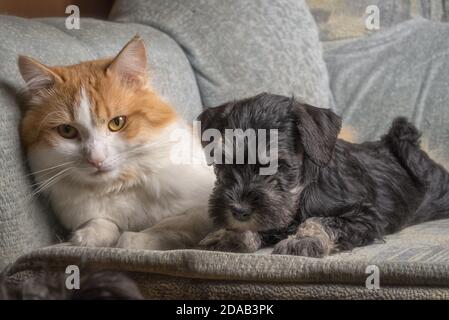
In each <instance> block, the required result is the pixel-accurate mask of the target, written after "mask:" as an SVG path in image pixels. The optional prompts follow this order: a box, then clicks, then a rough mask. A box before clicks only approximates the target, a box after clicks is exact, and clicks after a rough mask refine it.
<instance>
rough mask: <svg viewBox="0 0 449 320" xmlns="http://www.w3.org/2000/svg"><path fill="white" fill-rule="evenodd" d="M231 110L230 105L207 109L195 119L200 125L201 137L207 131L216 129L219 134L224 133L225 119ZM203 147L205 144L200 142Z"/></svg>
mask: <svg viewBox="0 0 449 320" xmlns="http://www.w3.org/2000/svg"><path fill="white" fill-rule="evenodd" d="M231 108H232V104H231V103H226V104H223V105H221V106H218V107H213V108H207V109H205V110H204V111H203V112H201V113H200V115H199V116H198V117H197V121H199V122H200V123H201V135H203V133H204V131H206V130H208V129H217V130H218V131H220V132H221V133H223V131H224V126H225V123H226V121H225V120H226V118H227V116H228V114H229V111H230V109H231ZM201 143H202V144H203V147H204V146H205V144H207V142H204V141H202V142H201Z"/></svg>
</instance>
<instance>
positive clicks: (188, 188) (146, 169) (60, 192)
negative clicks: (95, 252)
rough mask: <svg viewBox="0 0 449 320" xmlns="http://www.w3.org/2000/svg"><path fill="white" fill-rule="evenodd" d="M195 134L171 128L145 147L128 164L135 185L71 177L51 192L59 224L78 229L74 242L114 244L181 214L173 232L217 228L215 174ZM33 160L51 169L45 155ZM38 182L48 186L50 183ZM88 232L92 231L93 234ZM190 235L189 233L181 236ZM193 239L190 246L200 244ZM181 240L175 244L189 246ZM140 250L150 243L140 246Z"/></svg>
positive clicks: (34, 164) (180, 127) (35, 167)
mask: <svg viewBox="0 0 449 320" xmlns="http://www.w3.org/2000/svg"><path fill="white" fill-rule="evenodd" d="M191 132H192V130H191V128H189V127H188V126H186V125H185V124H184V123H183V122H177V123H175V124H174V125H172V126H171V127H169V128H167V129H166V130H165V132H164V133H162V134H161V137H160V138H159V139H158V142H157V144H155V145H152V146H151V148H148V150H146V149H145V152H146V153H145V152H144V153H143V155H140V156H139V157H138V158H137V159H135V160H134V161H135V162H134V163H127V167H128V168H133V169H134V178H133V179H131V182H129V183H126V182H124V183H118V184H117V183H112V184H109V183H107V182H106V183H104V184H102V183H98V184H94V185H90V184H83V183H79V181H77V179H76V177H70V176H69V177H67V178H65V179H61V180H60V181H59V182H58V183H56V184H54V185H52V186H50V187H49V188H48V189H46V193H47V195H48V197H49V198H50V203H51V205H52V208H53V211H54V212H55V214H56V215H57V217H58V219H59V221H60V222H61V223H62V225H63V226H64V227H66V228H67V229H69V230H71V231H75V235H76V237H75V238H72V242H75V244H79V245H94V246H98V245H102V246H105V245H107V246H109V245H114V244H115V242H116V241H117V240H118V236H119V235H120V233H122V232H128V234H127V238H129V236H130V233H129V232H140V231H142V230H146V229H148V228H151V227H153V226H157V224H158V223H159V222H161V221H164V220H165V219H166V218H169V217H177V216H179V219H178V220H181V221H174V222H173V225H168V224H165V225H166V226H167V227H168V229H170V230H171V231H170V232H172V231H173V229H179V226H177V224H180V225H182V226H183V227H184V228H187V229H191V228H193V229H194V231H193V232H194V233H196V234H197V235H198V236H201V235H202V234H203V232H197V231H195V228H197V226H189V222H188V221H192V223H197V224H201V225H202V227H203V229H204V233H207V232H208V231H209V230H210V228H211V226H212V223H211V221H210V219H209V216H208V198H209V195H210V193H211V191H212V188H213V184H214V181H215V175H214V173H213V170H212V168H211V167H208V166H207V165H206V163H205V160H204V154H203V152H202V150H201V147H200V145H199V141H196V139H195V138H194V137H193V136H192V135H191ZM29 158H30V163H31V165H32V169H33V171H39V170H42V168H46V167H48V166H49V164H48V159H51V157H49V153H48V152H45V151H44V152H42V151H41V152H35V153H34V154H30V155H29ZM130 161H131V160H130ZM136 175H137V176H138V177H137V178H136ZM37 180H38V182H40V183H45V179H39V178H38V179H37ZM192 210H193V213H191V212H192ZM189 214H192V216H189ZM186 221H187V222H186ZM198 221H199V223H198ZM89 225H91V226H90V227H88V228H86V226H89ZM80 229H81V231H80ZM86 230H91V231H90V232H89V233H88V232H87V231H86ZM189 232H190V231H189V230H187V231H185V230H184V231H181V232H180V233H186V234H187V233H189ZM86 233H87V234H86ZM159 233H161V232H159ZM91 234H95V235H91ZM164 236H165V235H164ZM102 237H103V238H104V239H102ZM86 238H89V239H90V238H95V240H89V239H87V240H86ZM97 240H99V241H97ZM188 240H189V241H187V240H186V244H187V242H191V243H194V242H195V241H197V239H195V240H192V239H191V238H189V239H188ZM198 240H200V239H198ZM181 241H183V240H179V241H178V242H177V243H176V244H175V245H174V246H175V247H176V246H181V247H182V246H184V244H183V243H180V242H181ZM164 245H165V244H164ZM138 246H139V247H145V246H146V245H145V244H144V243H139V244H138ZM159 247H160V246H159V245H157V246H156V248H159Z"/></svg>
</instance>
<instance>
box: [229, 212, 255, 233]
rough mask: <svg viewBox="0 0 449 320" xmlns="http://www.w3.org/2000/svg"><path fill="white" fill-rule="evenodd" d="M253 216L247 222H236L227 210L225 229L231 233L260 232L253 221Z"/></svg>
mask: <svg viewBox="0 0 449 320" xmlns="http://www.w3.org/2000/svg"><path fill="white" fill-rule="evenodd" d="M254 214H256V213H253V214H252V216H251V217H250V218H249V220H247V221H238V220H237V219H234V218H233V217H232V213H231V212H230V211H229V210H227V212H226V229H229V230H233V231H246V230H249V231H260V230H259V229H260V227H259V225H258V223H257V222H256V221H255V220H254V218H253V217H254Z"/></svg>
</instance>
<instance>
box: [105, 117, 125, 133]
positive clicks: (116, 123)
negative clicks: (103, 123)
mask: <svg viewBox="0 0 449 320" xmlns="http://www.w3.org/2000/svg"><path fill="white" fill-rule="evenodd" d="M125 123H126V117H125V116H119V117H115V118H114V119H112V120H111V121H109V124H108V128H109V130H111V131H112V132H115V131H119V130H121V129H122V128H123V127H124V126H125Z"/></svg>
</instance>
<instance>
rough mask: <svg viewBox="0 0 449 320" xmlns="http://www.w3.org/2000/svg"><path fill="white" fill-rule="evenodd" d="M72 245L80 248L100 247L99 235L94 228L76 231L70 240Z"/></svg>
mask: <svg viewBox="0 0 449 320" xmlns="http://www.w3.org/2000/svg"><path fill="white" fill-rule="evenodd" d="M69 242H70V244H71V245H74V246H79V247H98V246H99V245H98V244H99V241H98V235H97V233H96V232H95V230H93V229H92V228H84V229H80V230H76V231H75V232H74V233H73V234H72V237H71V238H70V240H69Z"/></svg>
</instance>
